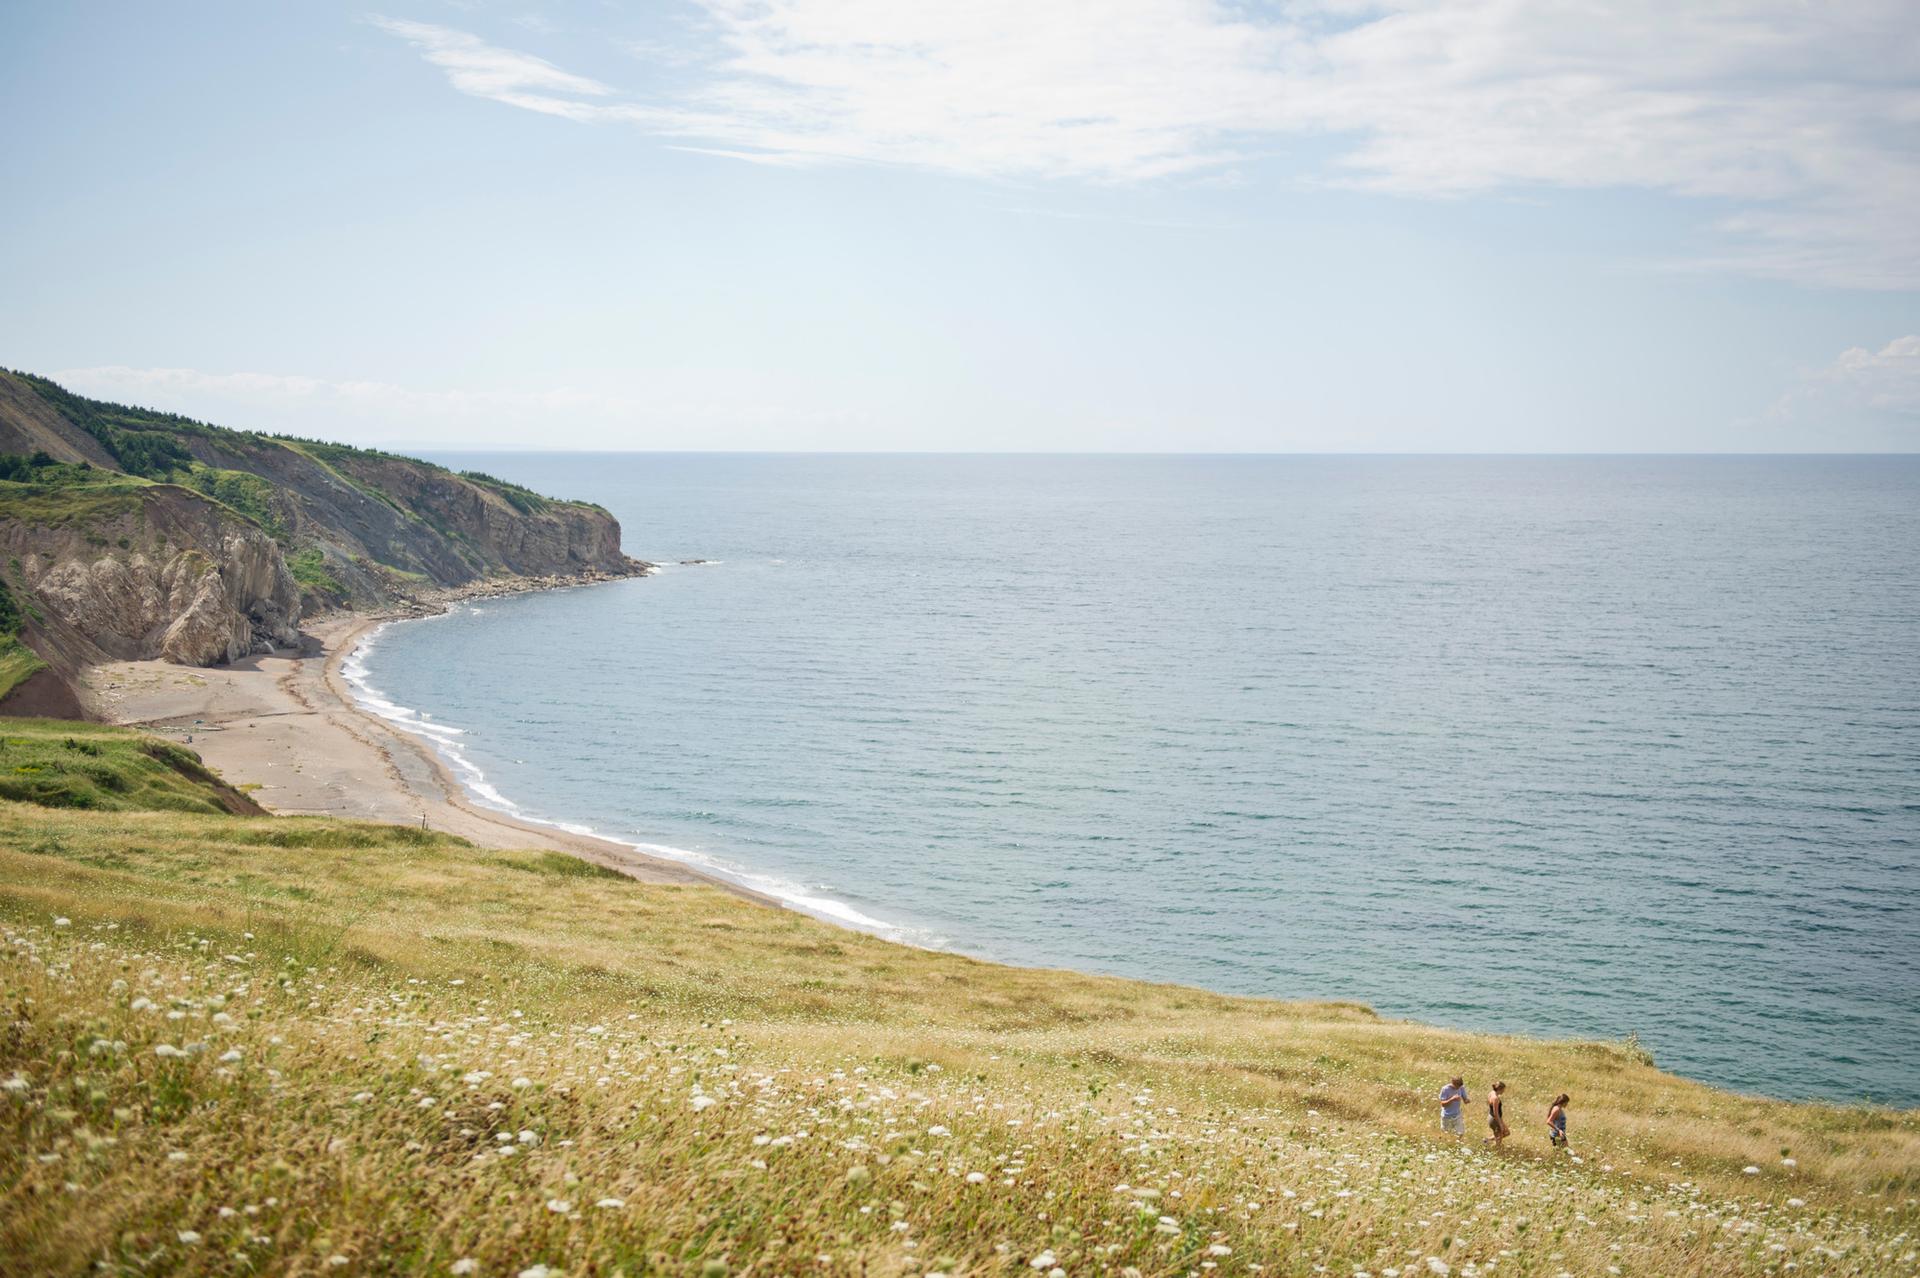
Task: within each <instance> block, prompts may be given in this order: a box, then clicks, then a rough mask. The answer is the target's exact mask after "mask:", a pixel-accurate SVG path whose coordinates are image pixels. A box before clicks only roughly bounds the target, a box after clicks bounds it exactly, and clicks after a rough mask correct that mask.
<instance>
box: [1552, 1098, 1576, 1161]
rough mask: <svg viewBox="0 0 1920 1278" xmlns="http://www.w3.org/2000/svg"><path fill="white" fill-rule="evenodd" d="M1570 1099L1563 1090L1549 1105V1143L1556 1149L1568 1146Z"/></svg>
mask: <svg viewBox="0 0 1920 1278" xmlns="http://www.w3.org/2000/svg"><path fill="white" fill-rule="evenodd" d="M1570 1099H1571V1097H1569V1096H1568V1095H1567V1094H1566V1093H1565V1092H1561V1093H1560V1094H1559V1095H1558V1096H1556V1097H1554V1098H1553V1104H1551V1105H1549V1106H1548V1107H1547V1144H1549V1145H1552V1146H1553V1147H1554V1148H1555V1149H1566V1147H1567V1102H1568V1101H1569V1100H1570Z"/></svg>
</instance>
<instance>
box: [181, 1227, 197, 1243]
mask: <svg viewBox="0 0 1920 1278" xmlns="http://www.w3.org/2000/svg"><path fill="white" fill-rule="evenodd" d="M178 1237H179V1239H180V1241H181V1242H183V1243H185V1244H186V1245H187V1246H189V1247H191V1246H193V1245H194V1244H195V1243H197V1242H199V1241H200V1231H199V1230H197V1229H183V1230H181V1231H180V1233H179V1235H178Z"/></svg>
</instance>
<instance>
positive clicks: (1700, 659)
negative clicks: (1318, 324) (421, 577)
mask: <svg viewBox="0 0 1920 1278" xmlns="http://www.w3.org/2000/svg"><path fill="white" fill-rule="evenodd" d="M441 460H443V461H448V462H451V463H452V464H455V465H460V466H467V467H476V468H480V469H485V470H487V471H489V472H492V473H496V474H500V475H502V476H504V477H507V478H510V479H514V480H517V481H520V482H522V483H526V484H528V485H531V486H532V487H534V488H537V489H539V490H541V491H545V492H552V493H561V494H566V495H568V496H575V497H583V498H590V499H593V500H597V501H599V502H601V503H603V504H604V505H606V506H607V507H608V508H610V509H611V510H612V511H613V512H614V513H615V514H616V515H617V516H619V518H620V520H621V521H622V523H623V525H624V526H625V530H626V545H627V549H628V550H629V551H630V552H631V553H634V554H637V555H640V556H643V557H646V558H649V559H659V560H667V561H674V560H681V559H689V558H696V557H697V558H704V559H710V560H716V561H718V562H717V563H713V564H709V565H706V566H697V567H694V566H674V567H669V568H667V569H666V570H665V571H664V572H662V573H661V574H660V575H659V576H657V577H653V578H651V579H647V580H637V581H629V582H621V583H616V584H612V585H606V586H599V587H593V588H589V589H583V590H573V591H564V592H557V593H553V594H547V595H537V596H524V597H519V598H513V599H504V600H493V601H486V602H482V603H480V604H478V605H477V606H473V607H463V608H461V609H459V610H457V611H456V612H454V613H452V614H451V615H449V616H447V617H444V618H439V619H435V620H431V621H424V622H415V623H405V624H400V625H396V626H391V627H388V628H387V629H386V630H384V631H383V632H381V633H380V634H379V636H378V637H377V638H376V640H375V641H374V643H373V645H372V647H371V648H370V649H369V650H368V651H367V652H366V653H365V654H363V657H362V659H361V661H360V663H359V668H360V670H361V678H362V680H363V682H364V684H365V685H366V687H367V689H368V690H369V695H370V696H374V695H377V696H378V697H380V698H383V699H384V701H385V703H386V704H387V705H388V708H389V713H394V714H397V715H400V716H401V717H403V718H407V719H409V720H410V721H411V722H412V723H413V724H414V726H415V727H417V728H420V729H422V730H425V731H428V732H429V733H430V734H431V735H433V736H434V737H435V739H436V740H438V741H439V742H440V743H441V745H442V748H443V749H444V750H446V751H447V752H448V754H449V756H450V757H451V758H453V759H454V760H455V761H456V763H457V764H458V765H459V766H460V768H461V769H462V770H463V772H464V775H466V776H467V777H468V779H469V781H470V782H471V783H472V784H473V785H474V786H475V787H476V793H477V794H479V795H480V796H481V797H482V798H483V799H484V800H486V801H488V802H494V803H498V804H501V805H506V806H514V807H516V808H517V810H519V811H521V812H523V813H524V814H527V815H532V816H536V817H541V818H545V819H550V820H556V821H564V822H568V823H572V824H577V825H579V826H582V827H588V828H591V829H593V830H594V831H596V832H598V833H601V834H604V835H608V836H611V837H617V838H622V839H627V840H630V841H633V842H636V843H642V844H647V845H652V846H656V847H662V848H667V849H671V850H673V854H675V855H682V856H686V857H689V858H691V859H694V860H698V861H701V862H702V863H704V864H707V865H709V866H714V867H718V868H719V869H721V870H722V871H723V872H726V873H728V874H731V875H732V876H734V877H736V878H739V879H741V880H742V881H745V882H750V883H753V884H755V885H756V886H760V887H762V888H766V889H770V890H773V891H776V892H778V893H780V894H782V895H783V896H785V897H787V898H788V899H789V900H794V901H796V902H799V903H802V904H804V905H805V907H806V908H809V909H811V910H813V911H815V912H817V913H821V914H824V915H828V916H831V917H838V918H841V919H844V920H849V921H853V922H856V923H860V924H862V925H864V926H868V927H872V928H874V929H876V930H880V931H884V932H886V933H888V934H890V935H896V936H900V937H903V938H905V939H908V940H912V941H917V942H920V943H923V944H932V945H941V946H948V947H952V948H954V949H959V950H963V951H966V952H968V953H972V954H978V955H982V956H986V957H990V958H996V959H1005V960H1011V961H1015V962H1022V963H1035V964H1045V965H1052V966H1061V967H1072V968H1080V969H1086V970H1096V971H1106V972H1119V973H1125V974H1128V975H1133V976H1142V977H1148V978H1152V979H1155V980H1167V981H1180V982H1186V983H1192V984H1196V985H1202V986H1207V987H1210V988H1213V989H1219V990H1226V991H1234V992H1244V993H1252V994H1269V995H1278V996H1283V997H1326V998H1343V999H1358V1000H1364V1001H1366V1002H1368V1003H1371V1004H1372V1005H1374V1006H1375V1007H1376V1008H1378V1009H1379V1010H1380V1011H1382V1012H1383V1013H1386V1014H1389V1015H1395V1016H1405V1017H1410V1018H1414V1019H1418V1020H1422V1021H1430V1022H1435V1023H1440V1024H1446V1025H1456V1026H1463V1027H1471V1028H1486V1029H1497V1030H1511V1031H1518V1032H1524V1033H1528V1034H1541V1035H1577V1036H1584V1037H1599V1038H1617V1037H1620V1036H1623V1035H1626V1034H1628V1033H1637V1034H1638V1035H1639V1037H1640V1039H1641V1040H1642V1041H1643V1042H1644V1043H1645V1044H1646V1045H1648V1046H1649V1047H1650V1048H1651V1049H1652V1050H1653V1052H1654V1053H1655V1056H1656V1058H1657V1059H1658V1060H1659V1061H1660V1063H1661V1064H1662V1065H1665V1066H1667V1067H1668V1068H1671V1069H1675V1070H1678V1071H1680V1072H1682V1073H1686V1074H1690V1075H1693V1076H1695V1077H1699V1078H1703V1079H1708V1080H1711V1081H1713V1082H1717V1083H1721V1084H1725V1085H1729V1086H1733V1087H1739V1088H1743V1089H1749V1090H1755V1091H1761V1092H1767V1093H1773V1094H1778V1095H1784V1096H1796V1097H1798V1096H1823V1097H1832V1098H1840V1099H1858V1098H1862V1097H1872V1098H1875V1099H1880V1100H1888V1101H1893V1102H1897V1103H1901V1104H1907V1105H1912V1104H1917V1103H1920V1069H1916V1066H1915V1064H1914V1062H1915V1061H1916V1060H1920V866H1917V865H1916V855H1917V853H1916V845H1917V842H1920V459H1915V458H1892V459H1889V458H1854V459H1840V458H1765V459H1763V458H1719V459H1705V458H1658V459H1653V458H1564V459H1538V458H1219V457H1210V458H1198V457H1196V458H1167V457H1154V458H1119V457H1111V458H1099V457H1071V458H1069V457H1058V458H1054V457H898V456H893V457H862V456H826V457H822V456H738V455H736V456H701V455H664V456H663V455H622V456H580V455H565V456H562V455H498V454H496V455H487V456H484V457H479V456H464V457H443V458H441ZM395 706H404V707H410V708H411V709H412V710H413V711H418V712H420V713H421V714H422V715H425V716H430V718H419V717H416V716H413V715H411V714H410V713H408V712H406V711H400V710H397V709H394V708H393V707H395ZM1462 1065H1463V1067H1465V1068H1468V1069H1471V1066H1472V1063H1471V1062H1462Z"/></svg>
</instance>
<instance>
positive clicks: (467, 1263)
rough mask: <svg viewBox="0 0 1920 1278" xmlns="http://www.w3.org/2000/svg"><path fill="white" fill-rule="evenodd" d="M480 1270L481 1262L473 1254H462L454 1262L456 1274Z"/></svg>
mask: <svg viewBox="0 0 1920 1278" xmlns="http://www.w3.org/2000/svg"><path fill="white" fill-rule="evenodd" d="M479 1271H480V1262H479V1261H477V1260H475V1259H474V1258H473V1257H472V1256H462V1257H460V1259H458V1260H456V1261H454V1262H453V1272H454V1273H456V1274H471V1273H478V1272H479Z"/></svg>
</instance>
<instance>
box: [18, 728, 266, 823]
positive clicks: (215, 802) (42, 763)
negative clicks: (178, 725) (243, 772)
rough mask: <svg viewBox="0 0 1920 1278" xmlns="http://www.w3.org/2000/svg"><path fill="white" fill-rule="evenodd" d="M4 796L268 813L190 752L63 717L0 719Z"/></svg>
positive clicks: (132, 808) (110, 806)
mask: <svg viewBox="0 0 1920 1278" xmlns="http://www.w3.org/2000/svg"><path fill="white" fill-rule="evenodd" d="M0 799H4V800H11V801H13V802H18V803H31V804H37V805H40V806H42V807H52V808H88V809H96V810H99V811H105V812H156V811H160V812H212V813H245V814H256V815H257V814H259V813H260V811H261V809H260V807H259V805H258V804H255V803H254V802H253V801H252V800H250V799H248V798H247V797H246V796H245V795H242V794H241V793H239V792H238V791H237V790H234V789H232V788H231V787H230V786H228V785H227V784H226V783H225V782H223V781H221V780H220V778H219V777H217V776H215V775H214V774H213V773H212V772H210V771H208V770H207V768H206V767H205V766H204V765H203V764H202V763H201V762H200V757H199V756H198V755H196V754H194V753H192V752H191V751H188V750H183V749H181V748H180V747H179V746H176V745H173V744H171V743H169V742H166V741H162V740H160V739H159V738H157V737H150V736H146V735H143V734H139V733H133V732H126V731H123V730H121V729H118V728H107V727H102V726H100V725H99V724H93V723H73V722H70V721H68V720H63V719H8V718H0Z"/></svg>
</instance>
